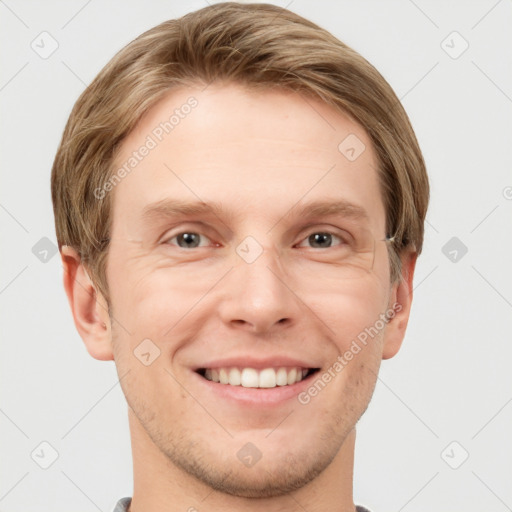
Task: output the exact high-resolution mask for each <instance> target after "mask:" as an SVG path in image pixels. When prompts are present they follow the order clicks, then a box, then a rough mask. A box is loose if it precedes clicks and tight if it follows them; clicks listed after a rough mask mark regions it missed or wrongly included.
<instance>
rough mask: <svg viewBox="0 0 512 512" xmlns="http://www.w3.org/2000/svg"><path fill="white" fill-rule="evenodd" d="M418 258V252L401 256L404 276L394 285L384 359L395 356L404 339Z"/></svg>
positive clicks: (385, 334) (385, 336)
mask: <svg viewBox="0 0 512 512" xmlns="http://www.w3.org/2000/svg"><path fill="white" fill-rule="evenodd" d="M417 258H418V254H417V253H416V252H404V254H402V255H401V256H400V259H401V261H402V275H403V278H402V280H401V281H400V282H398V283H396V284H394V285H393V290H392V293H391V299H390V303H389V313H390V314H389V321H388V324H387V326H386V332H385V333H384V346H383V352H382V359H390V358H391V357H393V356H395V355H396V354H397V352H398V351H399V350H400V347H401V345H402V341H403V340H404V337H405V331H406V329H407V323H408V321H409V315H410V312H411V306H412V297H413V286H412V281H413V277H414V269H415V267H416V261H417Z"/></svg>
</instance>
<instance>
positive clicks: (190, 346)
mask: <svg viewBox="0 0 512 512" xmlns="http://www.w3.org/2000/svg"><path fill="white" fill-rule="evenodd" d="M190 97H193V98H194V100H189V98H190ZM187 101H189V103H188V104H189V105H193V106H191V107H190V108H186V107H183V106H184V105H186V104H187ZM176 109H178V113H177V114H176ZM173 113H175V114H176V115H175V118H174V120H173V121H171V122H172V123H173V125H172V129H169V126H170V125H165V122H166V121H167V122H168V121H169V118H170V116H171V115H172V114H173ZM161 123H164V124H161ZM162 127H163V128H162ZM165 128H167V129H168V133H167V132H166V130H165ZM350 134H353V135H352V137H353V136H354V135H355V136H356V137H357V139H359V141H358V142H357V144H358V146H357V147H356V149H355V152H356V154H357V153H359V152H360V151H361V148H362V147H363V146H362V145H361V144H360V143H362V144H364V146H365V149H364V151H363V152H362V153H361V154H360V155H359V156H358V157H357V158H356V159H354V158H353V156H354V155H353V152H350V151H349V153H347V152H346V149H347V148H345V146H343V144H342V146H341V147H342V151H340V149H339V148H338V147H339V145H340V143H342V141H344V140H345V139H346V137H347V136H349V135H350ZM148 136H149V139H148ZM150 139H151V141H152V142H151V141H150ZM159 139H161V140H159ZM357 139H354V138H352V139H347V140H348V141H352V142H354V141H357ZM345 144H346V143H345ZM142 146H146V147H148V148H149V149H148V150H147V151H144V150H140V148H141V147H142ZM343 150H344V151H345V153H344V152H343ZM134 151H135V152H138V153H137V154H138V156H137V155H136V156H135V158H137V163H136V164H135V165H134V166H133V169H131V170H130V172H129V173H127V175H126V176H125V177H124V178H123V179H121V180H120V182H119V183H117V184H116V185H115V188H114V190H113V191H111V192H109V193H111V194H113V213H112V215H113V218H112V219H113V220H112V222H113V224H112V232H111V233H112V240H111V245H110V250H109V256H108V263H107V280H108V286H109V290H110V294H111V314H112V321H113V323H112V337H113V347H114V349H113V350H114V357H115V361H116V366H117V370H118V374H119V376H120V377H121V376H124V377H123V379H122V380H121V385H122V388H123V391H124V393H125V395H126V398H127V401H128V404H129V406H130V408H131V412H130V414H132V415H133V418H134V421H135V422H136V423H137V425H138V428H139V429H140V430H141V431H143V432H145V434H147V436H148V437H149V438H150V439H151V440H152V442H153V443H154V445H155V446H156V447H157V449H158V450H159V451H160V452H161V454H163V455H164V456H165V458H166V460H167V461H169V462H170V463H172V464H173V465H175V466H177V467H178V468H181V469H183V470H185V471H186V472H187V473H188V474H190V475H193V476H194V477H196V478H197V479H199V480H200V481H202V482H204V483H207V484H208V485H210V486H213V487H214V488H216V489H218V490H221V491H223V492H226V493H229V494H233V495H238V496H247V497H254V496H274V495H279V494H282V493H285V492H289V491H290V490H292V489H296V488H298V487H300V486H303V485H305V484H306V483H307V482H309V481H311V480H312V479H313V478H315V477H316V476H317V475H319V474H320V473H321V472H322V471H323V470H324V469H325V468H326V467H327V466H328V465H329V464H330V463H331V462H332V461H333V459H335V457H336V456H337V454H338V453H339V450H340V447H341V446H342V445H343V443H344V441H345V439H346V438H347V436H348V435H349V433H350V432H351V431H352V429H353V428H354V425H355V424H356V422H357V420H358V419H359V417H360V416H361V414H362V413H363V412H364V410H365V409H366V407H367V405H368V402H369V400H370V397H371V394H372V392H373V389H374V385H375V381H376V375H377V372H378V369H379V364H380V361H381V359H382V357H383V347H384V345H385V340H386V329H387V327H386V326H384V327H382V317H383V314H384V313H385V312H386V311H387V310H388V308H389V307H390V306H391V302H392V297H393V291H394V288H393V287H392V286H391V284H390V274H389V259H388V254H387V249H386V246H385V245H386V244H385V243H384V242H380V240H382V239H383V238H384V237H385V235H386V233H385V210H384V205H383V201H382V197H381V192H380V187H379V181H378V175H377V171H376V169H377V166H378V164H377V159H376V156H375V153H374V150H373V149H372V147H371V142H370V140H369V138H368V136H367V135H366V133H365V132H364V130H363V129H362V128H361V126H359V125H358V124H357V123H355V122H354V121H351V120H350V119H349V118H348V117H346V116H344V115H342V114H340V113H336V112H335V111H334V110H333V109H332V108H330V107H329V106H327V105H325V104H323V103H321V102H319V101H317V100H313V99H307V101H306V99H304V98H302V97H301V96H300V95H297V94H294V93H289V92H259V93H255V92H248V91H246V90H244V89H242V88H240V87H238V86H235V85H215V84H214V85H210V86H209V87H208V88H206V89H205V90H204V91H201V90H200V89H192V88H191V89H186V90H185V89H182V90H175V91H172V92H171V93H170V94H168V95H167V96H166V97H165V98H164V99H163V100H161V101H160V102H159V103H158V104H157V105H156V106H154V107H153V108H152V109H151V110H150V111H149V112H148V113H147V114H146V116H145V117H144V118H143V119H142V120H141V122H140V123H139V125H138V126H137V128H136V129H135V130H134V131H133V132H132V133H131V134H130V136H129V137H128V138H127V139H126V140H125V141H124V143H123V146H122V148H121V151H120V153H119V154H118V156H117V159H116V163H117V167H116V169H117V168H120V167H122V166H123V164H124V163H125V162H128V161H129V159H130V158H133V157H134ZM141 153H145V155H142V156H141ZM347 154H348V155H349V156H351V157H352V158H347ZM139 157H140V158H139ZM133 163H134V161H132V164H133ZM198 203H200V204H199V206H201V205H202V206H203V207H204V206H205V204H206V205H210V206H211V205H214V206H215V209H210V210H204V211H202V210H201V209H200V208H198ZM313 203H315V204H316V206H318V204H319V203H329V204H330V203H336V204H338V206H339V205H340V204H341V205H342V207H340V208H337V209H331V213H329V211H326V209H325V208H316V210H311V208H309V209H308V206H309V205H311V204H313ZM191 204H194V205H196V206H195V207H188V209H187V208H185V209H184V210H183V208H182V207H183V206H186V205H191ZM180 208H181V210H180ZM182 210H183V211H182ZM369 235H371V237H372V238H371V242H370V243H369V242H368V241H369V238H368V236H369ZM379 318H380V319H381V321H380V324H379V326H380V329H378V333H377V334H375V335H374V336H372V337H368V340H367V343H366V344H363V343H362V342H361V341H359V342H358V345H359V351H358V352H357V353H355V349H354V350H352V353H353V357H352V358H351V360H350V361H349V362H348V361H347V357H345V355H346V354H347V351H351V346H352V347H354V344H353V343H354V340H357V339H358V336H359V339H361V333H362V332H363V331H364V330H365V328H369V327H370V326H375V325H376V323H378V321H379ZM336 361H338V362H339V363H340V365H342V366H343V367H342V369H341V370H340V369H339V368H340V367H339V365H336V364H335V363H336ZM341 361H345V363H343V364H342V363H341ZM296 368H299V369H300V370H297V369H296ZM315 369H316V371H314V370H315ZM329 369H330V371H329ZM262 370H264V371H262ZM302 370H304V372H303V371H302ZM306 371H307V373H306ZM303 373H304V374H305V375H304V376H303V375H302V374H303ZM326 374H330V375H331V379H330V380H329V382H328V383H326V384H325V381H327V380H328V378H327V377H325V375H326ZM299 375H300V376H299ZM322 376H324V378H323V382H324V384H325V385H324V386H323V387H322V386H320V385H318V384H317V386H316V389H317V391H316V393H315V392H314V391H312V392H310V391H309V390H310V389H311V388H312V387H314V384H315V382H318V380H322ZM301 377H303V378H302V380H300V378H301ZM210 379H213V380H210ZM219 379H220V380H222V382H215V381H216V380H219ZM229 379H230V380H229ZM226 382H227V383H226ZM240 384H242V385H240ZM285 384H286V385H285ZM247 386H249V387H247ZM251 386H261V387H251ZM308 397H309V399H308ZM301 398H302V399H301Z"/></svg>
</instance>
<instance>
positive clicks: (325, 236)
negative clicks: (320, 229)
mask: <svg viewBox="0 0 512 512" xmlns="http://www.w3.org/2000/svg"><path fill="white" fill-rule="evenodd" d="M331 238H332V237H331V235H330V234H329V233H315V234H313V235H311V236H310V237H309V241H310V243H311V245H312V246H313V247H315V244H318V243H320V244H322V242H325V241H328V242H330V241H331ZM329 245H330V244H329ZM320 247H324V246H323V245H320Z"/></svg>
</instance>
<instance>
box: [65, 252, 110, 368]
mask: <svg viewBox="0 0 512 512" xmlns="http://www.w3.org/2000/svg"><path fill="white" fill-rule="evenodd" d="M61 259H62V265H63V268H64V276H63V281H64V289H65V291H66V295H67V297H68V301H69V305H70V306H71V312H72V314H73V319H74V322H75V326H76V329H77V331H78V333H79V334H80V337H81V338H82V340H83V342H84V343H85V346H86V348H87V351H88V352H89V354H90V355H91V356H92V357H94V358H95V359H98V360H101V361H111V360H113V359H114V355H113V352H112V344H111V324H110V317H109V315H108V304H107V301H106V300H105V298H104V297H103V295H102V294H101V293H99V292H98V291H97V290H96V287H95V286H94V284H93V282H92V280H91V278H90V277H89V275H88V273H87V270H86V268H85V267H84V265H83V263H82V261H81V258H80V255H79V254H78V253H77V251H76V250H75V249H73V248H72V247H70V246H62V248H61Z"/></svg>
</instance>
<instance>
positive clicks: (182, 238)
mask: <svg viewBox="0 0 512 512" xmlns="http://www.w3.org/2000/svg"><path fill="white" fill-rule="evenodd" d="M201 237H202V238H203V239H206V240H208V241H209V240H210V239H209V238H208V237H206V236H204V235H202V234H201V233H197V232H195V231H184V232H182V233H178V234H177V235H174V236H173V237H171V238H169V239H168V240H166V242H165V243H166V244H169V245H177V246H178V247H181V248H182V249H195V248H196V247H205V245H201V243H200V239H201ZM174 239H176V242H177V243H172V240H174ZM207 245H208V244H206V246H207Z"/></svg>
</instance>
